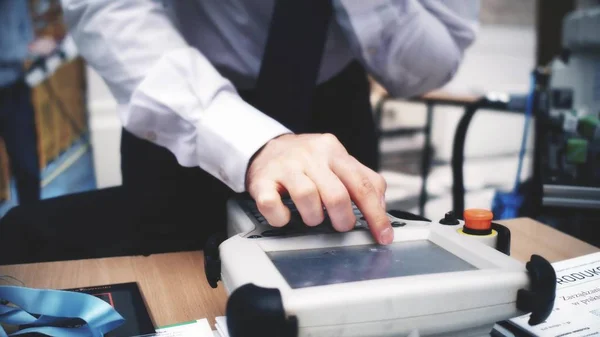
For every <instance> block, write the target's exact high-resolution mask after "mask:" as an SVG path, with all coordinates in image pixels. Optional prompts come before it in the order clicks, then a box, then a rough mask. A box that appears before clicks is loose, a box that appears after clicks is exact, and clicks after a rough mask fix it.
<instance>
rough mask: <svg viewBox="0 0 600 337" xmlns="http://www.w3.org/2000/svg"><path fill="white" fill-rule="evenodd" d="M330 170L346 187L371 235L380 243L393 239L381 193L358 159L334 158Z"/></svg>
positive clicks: (387, 242) (386, 242)
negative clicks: (365, 221)
mask: <svg viewBox="0 0 600 337" xmlns="http://www.w3.org/2000/svg"><path fill="white" fill-rule="evenodd" d="M331 166H332V167H331V169H332V171H333V172H334V173H335V174H336V175H337V176H338V178H340V180H341V181H342V183H343V184H344V185H345V186H346V188H347V189H348V192H349V193H350V197H351V198H352V200H354V203H355V204H356V206H357V207H358V209H359V210H360V211H361V213H362V214H363V216H364V217H365V219H366V220H367V223H368V224H369V230H370V231H371V234H372V235H373V237H374V238H375V239H376V240H377V242H379V243H380V244H390V243H392V241H393V240H394V230H393V228H392V225H391V224H390V220H389V219H388V217H387V214H386V212H385V205H382V202H381V200H382V198H383V195H382V194H381V192H380V191H379V190H378V189H377V188H376V187H375V185H374V183H373V181H371V178H370V177H369V175H367V174H365V172H364V170H363V169H362V166H363V165H362V164H361V163H360V162H358V160H356V159H354V158H352V157H349V159H342V160H339V159H336V160H335V161H333V162H332V163H331Z"/></svg>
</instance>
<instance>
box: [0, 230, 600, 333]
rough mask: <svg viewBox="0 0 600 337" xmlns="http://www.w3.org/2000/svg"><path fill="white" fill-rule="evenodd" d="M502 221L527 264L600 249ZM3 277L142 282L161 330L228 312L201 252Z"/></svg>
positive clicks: (28, 269)
mask: <svg viewBox="0 0 600 337" xmlns="http://www.w3.org/2000/svg"><path fill="white" fill-rule="evenodd" d="M501 223H502V224H504V225H506V226H507V227H509V228H510V229H511V232H512V249H511V250H512V252H511V253H512V256H513V257H515V258H516V259H518V260H520V261H523V262H525V261H527V260H529V257H530V256H531V255H532V254H539V255H541V256H543V257H545V258H546V259H548V260H549V261H551V262H556V261H560V260H563V259H568V258H573V257H577V256H581V255H585V254H589V253H593V252H598V251H600V249H598V248H597V247H594V246H591V245H589V244H587V243H585V242H582V241H580V240H578V239H575V238H573V237H571V236H568V235H566V234H563V233H561V232H559V231H557V230H555V229H553V228H551V227H548V226H545V225H542V224H540V223H538V222H536V221H533V220H530V219H515V220H510V221H502V222H501ZM0 275H10V276H13V277H16V278H17V279H19V280H21V281H23V282H24V283H25V285H26V286H28V287H35V288H52V289H67V288H77V287H87V286H93V285H105V284H114V283H124V282H137V283H138V284H139V285H140V288H141V291H142V294H143V296H144V298H145V300H146V304H147V305H148V308H149V311H150V313H151V315H152V319H153V321H154V324H155V325H156V326H164V325H169V324H174V323H180V322H185V321H191V320H195V319H201V318H208V319H209V321H210V322H211V325H213V324H214V318H215V317H217V316H223V315H224V313H225V302H226V294H225V291H224V289H223V286H222V285H221V284H219V287H218V288H217V289H212V288H211V287H210V286H209V285H208V283H207V282H206V278H205V276H204V258H203V254H202V252H181V253H168V254H158V255H151V256H149V257H143V256H132V257H117V258H104V259H91V260H78V261H65V262H46V263H34V264H26V265H11V266H0Z"/></svg>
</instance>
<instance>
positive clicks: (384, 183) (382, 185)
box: [377, 174, 387, 191]
mask: <svg viewBox="0 0 600 337" xmlns="http://www.w3.org/2000/svg"><path fill="white" fill-rule="evenodd" d="M377 184H378V185H379V188H381V190H382V191H385V190H387V181H386V180H385V178H384V177H383V176H382V175H380V174H378V175H377Z"/></svg>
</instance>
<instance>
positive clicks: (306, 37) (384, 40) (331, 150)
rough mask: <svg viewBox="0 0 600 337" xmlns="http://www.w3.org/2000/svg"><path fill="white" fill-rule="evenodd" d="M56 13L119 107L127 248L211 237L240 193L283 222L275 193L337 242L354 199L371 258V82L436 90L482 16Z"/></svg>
mask: <svg viewBox="0 0 600 337" xmlns="http://www.w3.org/2000/svg"><path fill="white" fill-rule="evenodd" d="M62 5H63V10H64V14H65V20H66V22H67V24H68V26H69V31H70V34H71V35H72V37H73V39H74V40H75V41H76V44H77V46H78V48H79V50H80V53H81V55H82V56H83V57H84V58H85V60H86V61H87V62H88V64H89V65H90V66H91V67H93V69H94V70H95V71H97V72H98V73H99V74H100V76H102V78H103V79H104V81H105V82H106V84H107V85H108V87H109V89H110V90H111V92H112V94H113V95H114V97H115V98H116V100H117V102H118V105H119V111H118V113H119V116H120V118H121V121H122V123H123V127H124V129H123V133H122V140H121V154H122V176H123V187H124V188H125V189H126V190H127V191H128V192H127V195H128V198H126V200H127V210H128V212H129V213H130V214H129V215H128V217H129V218H128V221H130V222H131V221H133V222H137V224H131V226H134V227H135V228H137V229H139V231H141V232H138V233H140V234H143V233H147V232H152V231H158V232H160V233H166V234H165V237H170V236H171V235H174V234H173V233H178V235H179V236H181V237H187V238H194V239H195V240H196V241H201V238H203V237H205V234H207V233H210V232H213V231H215V230H218V229H219V227H220V226H223V222H224V216H225V208H224V207H225V200H226V198H228V197H229V196H231V194H232V193H243V192H246V193H248V194H249V195H250V196H251V197H252V198H254V199H255V200H256V201H257V204H258V207H259V210H260V211H261V213H262V214H263V215H264V216H265V218H266V219H267V220H268V221H269V223H270V224H271V225H273V226H284V225H285V224H286V223H287V222H288V221H289V217H290V214H289V210H288V209H287V208H286V207H285V206H284V205H283V204H282V202H281V195H282V194H287V195H289V196H290V197H291V198H292V199H293V200H294V202H295V204H296V206H297V207H298V209H299V212H300V214H301V216H302V218H303V220H304V221H305V222H306V223H307V224H308V225H311V226H313V225H317V224H319V223H321V222H322V221H323V217H324V212H323V206H324V207H325V208H326V209H327V212H328V215H329V216H330V218H331V221H332V224H333V226H334V227H335V228H336V229H337V230H339V231H346V230H349V229H350V228H351V227H352V226H353V224H354V215H353V213H352V209H351V200H352V201H354V202H355V203H356V205H357V206H358V207H359V208H360V209H361V210H362V212H363V213H364V215H365V218H366V219H367V221H368V223H369V227H370V229H371V232H372V234H373V237H374V238H375V240H376V241H377V242H379V243H381V244H388V243H390V242H391V241H392V240H393V231H392V230H391V226H390V224H389V222H388V221H387V218H386V216H385V202H384V193H385V189H386V184H385V181H384V180H383V178H382V177H381V176H380V175H379V174H378V173H377V170H378V169H379V166H378V154H377V152H378V146H377V134H376V128H375V125H374V122H373V116H372V111H371V108H370V102H369V94H370V93H369V84H368V81H367V74H370V75H371V76H373V77H374V78H375V79H377V80H378V82H380V83H381V84H382V85H384V86H385V87H386V89H387V90H388V91H389V92H390V93H391V94H393V95H395V96H398V97H409V96H413V95H418V94H421V93H425V92H427V91H429V90H432V89H435V88H438V87H440V86H442V85H444V84H445V83H447V82H448V81H449V80H450V79H451V78H452V76H453V75H454V74H455V72H456V71H457V69H458V67H459V65H460V63H461V60H462V57H463V54H464V51H465V50H466V48H467V47H468V46H469V45H470V44H471V43H472V42H473V40H474V37H475V30H476V25H477V17H478V9H479V7H478V6H479V2H478V0H444V1H440V0H368V1H366V0H332V1H329V0H298V1H295V0H218V1H217V0H213V1H211V0H204V1H202V0H186V1H152V0H119V1H93V0H62ZM131 214H135V215H131ZM132 217H133V218H132ZM132 219H134V220H132ZM144 231H146V232H144ZM190 240H191V239H190ZM178 247H185V244H184V243H181V244H180V245H179V246H178Z"/></svg>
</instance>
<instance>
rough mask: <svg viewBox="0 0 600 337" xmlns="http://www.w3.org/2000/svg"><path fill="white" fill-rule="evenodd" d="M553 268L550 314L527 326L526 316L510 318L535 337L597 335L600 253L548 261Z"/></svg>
mask: <svg viewBox="0 0 600 337" xmlns="http://www.w3.org/2000/svg"><path fill="white" fill-rule="evenodd" d="M552 265H553V266H554V270H555V271H556V281H557V284H556V300H555V302H554V309H553V311H552V314H551V315H550V317H549V318H548V319H547V320H546V321H545V322H543V323H541V324H539V325H536V326H533V327H532V326H529V324H527V321H528V320H529V315H525V316H521V317H518V318H515V319H512V320H511V322H512V323H514V324H515V325H517V326H519V327H520V328H522V329H524V330H526V331H528V332H531V333H533V334H534V335H536V336H539V337H546V336H552V337H556V336H568V337H588V336H600V253H595V254H589V255H585V256H582V257H578V258H574V259H569V260H565V261H560V262H557V263H553V264H552Z"/></svg>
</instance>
